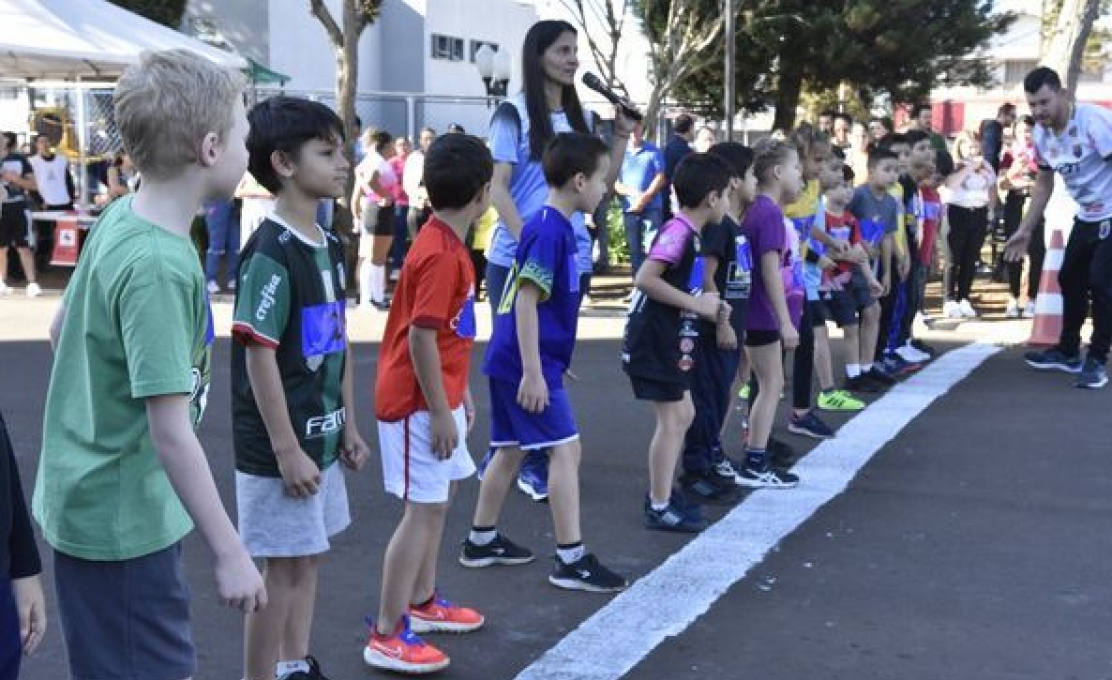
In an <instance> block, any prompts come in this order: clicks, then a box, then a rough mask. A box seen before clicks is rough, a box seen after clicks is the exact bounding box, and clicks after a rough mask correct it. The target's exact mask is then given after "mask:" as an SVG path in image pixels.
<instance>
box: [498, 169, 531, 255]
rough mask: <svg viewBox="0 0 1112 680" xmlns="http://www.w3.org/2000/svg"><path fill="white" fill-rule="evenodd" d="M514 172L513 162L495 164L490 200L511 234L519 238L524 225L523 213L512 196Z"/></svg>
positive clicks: (515, 238)
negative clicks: (519, 210) (518, 209)
mask: <svg viewBox="0 0 1112 680" xmlns="http://www.w3.org/2000/svg"><path fill="white" fill-rule="evenodd" d="M513 174H514V166H513V164H512V163H495V164H494V177H493V178H492V179H491V182H490V202H491V204H492V205H493V206H494V209H495V210H496V211H497V212H498V218H499V219H500V220H502V224H504V225H506V229H508V230H509V232H510V236H513V237H514V240H517V239H520V238H521V228H522V227H523V226H524V225H523V223H522V221H521V214H520V213H519V212H518V211H517V206H516V205H514V199H513V197H512V196H510V180H511V179H512V178H513Z"/></svg>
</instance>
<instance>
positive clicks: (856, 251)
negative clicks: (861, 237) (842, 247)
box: [849, 243, 869, 266]
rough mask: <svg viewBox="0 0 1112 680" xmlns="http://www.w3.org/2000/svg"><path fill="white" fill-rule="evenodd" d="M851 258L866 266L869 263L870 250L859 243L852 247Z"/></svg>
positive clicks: (852, 260) (856, 262)
mask: <svg viewBox="0 0 1112 680" xmlns="http://www.w3.org/2000/svg"><path fill="white" fill-rule="evenodd" d="M849 260H850V262H853V263H855V264H859V265H862V266H865V265H867V264H868V263H869V251H868V250H865V248H863V247H862V246H861V244H860V243H858V244H857V245H855V246H853V248H852V249H850V251H849Z"/></svg>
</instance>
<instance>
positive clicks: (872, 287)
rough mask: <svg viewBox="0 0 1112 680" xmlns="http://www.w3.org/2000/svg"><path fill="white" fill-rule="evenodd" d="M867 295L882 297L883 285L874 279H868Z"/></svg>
mask: <svg viewBox="0 0 1112 680" xmlns="http://www.w3.org/2000/svg"><path fill="white" fill-rule="evenodd" d="M869 294H870V295H872V296H873V297H875V298H879V297H884V284H882V283H881V282H880V281H877V280H876V277H869Z"/></svg>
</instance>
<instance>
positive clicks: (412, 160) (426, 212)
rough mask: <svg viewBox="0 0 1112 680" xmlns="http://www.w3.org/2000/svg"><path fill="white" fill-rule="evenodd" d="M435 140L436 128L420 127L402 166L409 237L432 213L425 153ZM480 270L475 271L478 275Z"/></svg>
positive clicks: (413, 234) (411, 236) (415, 232)
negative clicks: (426, 175) (426, 178)
mask: <svg viewBox="0 0 1112 680" xmlns="http://www.w3.org/2000/svg"><path fill="white" fill-rule="evenodd" d="M435 140H436V130H434V129H432V128H431V127H423V128H421V134H420V135H418V137H417V148H416V149H414V150H413V151H412V152H410V154H409V158H407V159H406V161H405V167H404V168H402V186H403V187H404V188H405V194H406V196H408V197H409V212H408V213H407V215H408V219H407V225H406V228H407V229H408V230H409V238H411V239H414V238H417V232H418V231H420V230H421V227H422V226H423V225H424V224H425V222H427V221H428V219H429V216H430V215H432V208H431V207H430V206H429V192H428V191H427V190H426V189H425V154H426V153H428V151H429V147H430V146H432V143H433V142H434V141H435ZM479 273H480V272H478V271H476V272H475V274H476V275H478V274H479Z"/></svg>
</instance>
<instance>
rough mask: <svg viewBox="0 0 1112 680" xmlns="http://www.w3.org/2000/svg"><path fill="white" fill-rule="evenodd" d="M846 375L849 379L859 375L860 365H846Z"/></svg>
mask: <svg viewBox="0 0 1112 680" xmlns="http://www.w3.org/2000/svg"><path fill="white" fill-rule="evenodd" d="M846 375H847V376H849V377H851V378H856V377H857V376H859V375H861V364H846Z"/></svg>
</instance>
